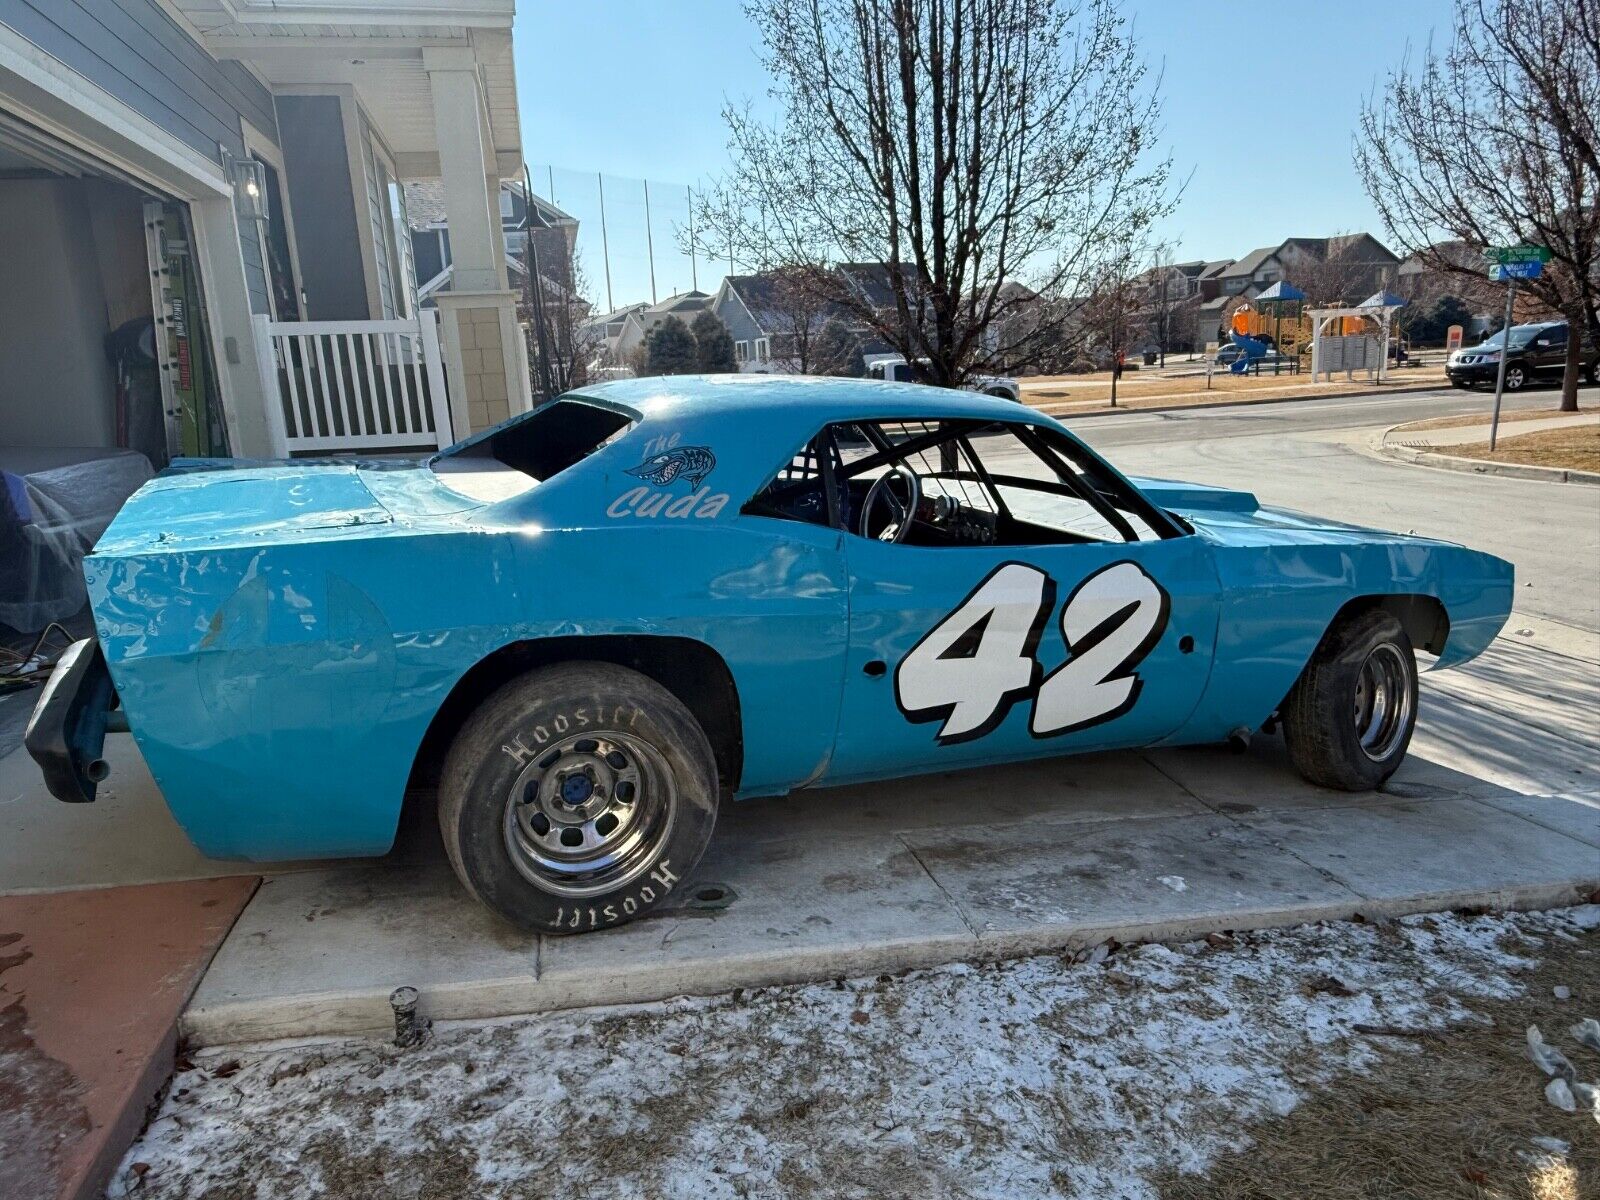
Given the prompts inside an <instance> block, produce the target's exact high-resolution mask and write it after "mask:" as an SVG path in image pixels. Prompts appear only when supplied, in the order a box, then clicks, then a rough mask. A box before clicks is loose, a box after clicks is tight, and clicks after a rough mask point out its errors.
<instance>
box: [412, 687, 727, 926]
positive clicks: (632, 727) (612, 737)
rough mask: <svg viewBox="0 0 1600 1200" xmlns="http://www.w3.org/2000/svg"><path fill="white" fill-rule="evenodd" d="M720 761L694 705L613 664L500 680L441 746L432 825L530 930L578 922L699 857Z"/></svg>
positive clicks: (502, 910) (661, 895)
mask: <svg viewBox="0 0 1600 1200" xmlns="http://www.w3.org/2000/svg"><path fill="white" fill-rule="evenodd" d="M716 813H717V770H716V759H715V756H714V755H713V753H712V749H711V744H710V742H709V741H708V740H707V739H706V735H705V732H704V731H703V730H702V729H701V728H700V725H699V723H698V722H697V721H696V720H695V719H694V716H693V714H691V713H690V712H689V710H688V709H687V708H685V707H684V706H683V704H682V703H681V702H680V701H679V700H678V698H677V697H676V696H674V695H673V694H672V693H671V692H669V691H667V690H666V689H665V688H664V687H662V686H661V685H660V684H658V683H656V682H655V681H654V680H653V679H650V678H648V677H646V676H644V675H641V674H639V673H638V672H636V671H630V670H628V669H627V668H625V667H619V666H615V665H613V664H611V663H563V664H561V665H558V666H552V667H546V668H543V669H542V670H538V671H534V672H531V673H530V674H527V675H524V676H523V677H522V678H520V679H516V680H513V681H512V682H511V683H508V684H506V685H505V686H504V687H502V688H501V689H500V690H499V691H498V692H496V693H495V694H494V695H493V696H491V697H490V698H489V699H488V700H487V701H485V703H484V704H483V706H482V707H481V708H479V709H478V711H477V712H475V713H474V714H473V715H472V716H471V717H470V718H469V719H468V720H467V722H466V724H465V725H464V726H463V727H462V729H461V732H460V733H459V734H458V735H457V736H456V739H455V742H454V743H453V744H452V745H451V747H450V751H449V753H448V754H447V755H446V757H445V762H444V772H443V778H442V779H441V782H440V788H439V828H440V830H441V832H442V833H443V835H444V845H445V851H446V853H447V854H448V855H449V857H450V863H451V865H452V866H453V867H454V868H455V871H456V874H457V875H458V876H459V877H460V879H461V882H462V883H463V884H464V885H465V886H466V888H467V890H468V891H469V892H471V893H472V895H473V896H474V897H475V898H476V899H478V900H479V901H481V902H482V903H483V904H484V905H486V906H487V907H488V908H490V909H492V910H493V911H494V912H496V913H498V914H499V915H500V916H502V917H504V918H505V919H506V920H508V921H510V922H511V923H512V924H514V925H517V926H520V927H521V928H523V929H527V930H530V931H538V932H543V933H582V932H587V931H589V930H591V929H603V928H608V927H610V926H613V925H620V924H622V923H623V922H625V921H630V920H632V919H633V918H635V917H639V916H642V915H644V914H645V913H647V912H649V911H650V910H651V909H653V908H656V907H658V906H660V904H661V902H662V901H663V900H665V899H666V897H667V896H668V895H669V894H670V893H671V892H672V891H673V890H674V889H675V888H677V887H679V886H680V885H681V884H682V882H683V880H684V879H685V878H686V877H687V876H688V874H689V872H690V871H692V870H693V869H694V867H695V864H696V863H698V862H699V860H700V855H701V854H702V853H703V852H704V850H705V848H706V843H707V842H708V841H709V840H710V838H711V829H712V826H713V825H714V824H715V822H716Z"/></svg>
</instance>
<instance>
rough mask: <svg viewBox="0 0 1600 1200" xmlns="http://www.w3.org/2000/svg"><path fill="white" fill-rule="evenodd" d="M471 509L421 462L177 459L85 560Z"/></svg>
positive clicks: (364, 527) (359, 527)
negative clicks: (94, 557)
mask: <svg viewBox="0 0 1600 1200" xmlns="http://www.w3.org/2000/svg"><path fill="white" fill-rule="evenodd" d="M474 507H479V506H478V505H477V504H476V503H475V502H474V501H472V500H470V499H469V498H467V497H464V496H461V495H459V494H457V493H455V492H452V491H450V490H449V489H448V488H445V487H444V486H443V485H442V484H441V483H440V482H439V480H438V478H437V477H436V476H435V475H434V473H433V471H432V470H431V469H429V468H428V467H427V466H426V465H425V464H424V463H421V462H408V461H391V462H382V461H379V462H359V461H331V460H294V461H291V462H259V461H257V462H252V461H247V460H242V459H177V460H175V461H174V462H173V464H172V466H170V467H168V468H167V470H165V471H163V472H162V473H161V474H160V475H159V476H157V477H156V478H155V479H153V480H151V481H150V482H149V483H147V484H145V485H144V487H142V488H140V489H139V490H138V491H137V492H135V493H134V494H133V496H132V497H131V498H130V499H129V500H128V502H127V503H126V504H124V505H123V506H122V510H121V511H120V512H119V513H118V514H117V516H116V519H115V520H113V521H112V522H111V526H110V528H108V529H107V530H106V532H105V533H104V534H103V535H102V536H101V538H100V540H99V542H98V543H97V544H96V545H95V550H94V552H95V554H97V555H101V556H107V555H122V554H131V553H147V552H152V551H162V550H171V549H187V548H192V547H199V546H220V545H241V544H265V543H269V542H297V541H312V540H320V539H325V538H335V537H345V536H349V535H350V534H351V533H352V532H354V533H357V534H371V533H375V532H381V531H383V530H384V529H385V527H390V526H393V525H395V524H396V523H398V522H411V521H415V520H418V519H425V518H428V517H437V516H448V515H449V514H452V513H457V512H462V511H464V510H466V509H469V508H474Z"/></svg>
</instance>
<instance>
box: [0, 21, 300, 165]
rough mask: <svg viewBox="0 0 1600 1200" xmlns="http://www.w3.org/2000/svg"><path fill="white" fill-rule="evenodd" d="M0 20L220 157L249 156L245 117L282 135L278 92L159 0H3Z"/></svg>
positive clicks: (264, 129) (202, 149)
mask: <svg viewBox="0 0 1600 1200" xmlns="http://www.w3.org/2000/svg"><path fill="white" fill-rule="evenodd" d="M0 22H3V23H5V24H6V25H9V26H11V28H13V29H14V30H16V31H17V32H18V33H19V34H21V35H22V36H23V37H25V38H27V39H28V40H29V41H31V42H32V43H33V44H34V45H36V46H38V47H39V48H40V49H41V50H43V51H45V52H46V53H48V54H50V55H51V56H52V57H54V58H56V59H58V60H59V61H60V62H61V63H63V64H64V65H66V66H68V67H70V68H71V69H72V70H74V71H77V72H78V73H79V74H80V75H83V76H84V77H85V78H87V79H90V80H92V81H93V82H94V83H95V84H97V85H98V86H100V87H102V88H104V89H105V90H106V91H108V92H110V93H111V94H112V95H113V96H115V97H116V98H117V99H118V100H121V101H122V102H123V103H124V104H126V105H128V106H129V107H130V108H132V109H134V110H135V111H136V112H138V113H139V114H140V115H141V116H143V117H145V118H147V119H148V120H150V121H151V122H152V123H153V124H155V125H157V126H159V127H160V128H161V129H163V130H165V131H166V132H167V133H170V134H171V135H172V136H173V137H175V138H177V139H178V140H179V141H181V142H184V143H185V144H187V145H189V146H192V147H193V148H194V149H196V150H198V151H199V152H200V153H202V154H204V155H205V156H206V157H207V158H209V159H211V160H212V161H213V162H218V161H220V155H219V153H218V149H217V147H218V146H219V145H222V146H226V147H227V148H228V151H229V152H230V153H232V154H235V155H242V154H243V153H244V139H243V134H242V132H241V130H240V125H239V119H240V117H243V118H244V119H246V120H248V121H249V122H250V123H251V124H252V125H254V126H256V127H257V128H258V129H260V130H261V131H262V132H263V133H266V134H267V135H268V136H271V137H276V136H277V122H276V120H275V119H274V115H273V106H272V95H271V93H270V92H268V90H267V89H266V88H265V87H263V86H262V85H261V83H260V82H259V81H258V80H257V79H256V78H255V77H254V76H253V75H251V74H250V72H249V71H247V70H245V68H244V67H243V66H241V65H240V64H238V63H233V62H218V61H217V60H216V59H214V58H212V57H211V55H210V54H208V53H207V52H206V51H205V49H204V48H203V47H201V46H200V45H199V44H197V43H196V42H195V41H194V39H192V38H191V37H190V36H189V35H188V34H187V33H186V32H184V30H183V29H182V28H181V27H180V26H179V25H178V24H177V22H175V21H174V20H173V19H172V18H171V17H170V16H168V15H167V13H166V11H165V10H164V9H162V7H161V6H160V5H159V4H158V3H156V0H0Z"/></svg>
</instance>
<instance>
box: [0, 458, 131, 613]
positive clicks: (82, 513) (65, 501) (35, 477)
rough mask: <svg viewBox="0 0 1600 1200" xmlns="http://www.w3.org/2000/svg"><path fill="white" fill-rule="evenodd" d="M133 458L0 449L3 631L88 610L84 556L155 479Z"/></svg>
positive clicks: (0, 561) (0, 571)
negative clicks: (130, 499) (126, 505)
mask: <svg viewBox="0 0 1600 1200" xmlns="http://www.w3.org/2000/svg"><path fill="white" fill-rule="evenodd" d="M152 474H153V472H152V471H151V468H150V460H149V459H147V458H146V457H145V456H144V455H142V454H139V453H137V452H136V451H133V450H115V449H94V448H82V447H66V448H53V447H51V448H39V447H31V446H0V623H4V624H6V625H10V626H11V627H13V628H14V629H19V630H21V631H23V632H24V633H31V632H34V631H35V630H39V629H43V628H44V627H45V626H46V625H48V624H49V623H50V622H51V621H61V620H65V619H66V618H67V617H70V616H72V614H73V613H75V612H77V611H78V610H79V609H80V608H82V607H83V605H84V603H85V602H86V601H87V599H88V596H87V593H86V592H85V590H84V586H83V556H84V555H85V554H87V553H88V552H89V550H90V549H91V548H92V547H93V546H94V543H95V541H96V539H98V538H99V536H100V535H101V534H102V533H104V532H105V529H106V526H107V525H109V524H111V518H112V517H114V516H116V515H117V510H118V509H119V508H121V507H122V504H123V502H124V501H125V500H127V498H128V497H129V496H131V495H133V493H134V492H136V491H137V490H138V489H139V487H140V486H141V485H142V484H143V483H144V482H145V481H146V480H148V479H149V478H150V477H151V476H152Z"/></svg>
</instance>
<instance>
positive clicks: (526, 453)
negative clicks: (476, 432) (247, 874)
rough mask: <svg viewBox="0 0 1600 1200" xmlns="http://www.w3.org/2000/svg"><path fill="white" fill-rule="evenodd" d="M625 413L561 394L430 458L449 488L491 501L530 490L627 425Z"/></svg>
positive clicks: (632, 421)
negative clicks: (467, 443) (488, 432)
mask: <svg viewBox="0 0 1600 1200" xmlns="http://www.w3.org/2000/svg"><path fill="white" fill-rule="evenodd" d="M635 423H636V421H635V419H634V417H632V416H631V415H629V414H628V413H623V412H618V411H616V410H615V409H610V408H601V407H600V406H598V405H595V404H591V403H588V402H586V401H584V400H583V399H582V398H581V397H570V396H569V397H565V398H563V399H560V400H557V401H555V402H554V403H552V404H547V405H545V406H544V407H543V408H540V409H538V410H537V411H535V412H532V413H529V414H528V415H527V416H526V417H524V418H523V419H522V420H520V421H513V422H511V423H509V424H507V425H506V426H505V427H504V428H502V429H499V430H497V431H496V432H495V433H493V434H491V435H490V436H489V437H486V438H484V439H483V440H482V441H479V442H474V443H473V444H472V445H470V446H464V447H462V448H460V449H459V450H449V451H446V452H445V453H443V454H441V455H439V456H438V457H437V458H435V459H434V460H433V461H432V464H431V465H432V467H433V470H434V473H435V474H437V475H438V476H439V477H440V478H441V479H442V480H443V482H444V484H445V486H446V487H448V488H449V489H450V490H451V491H454V492H459V493H461V494H462V495H464V496H469V497H471V498H472V499H474V500H479V501H482V502H483V503H486V504H493V503H495V502H497V501H500V500H508V499H510V498H511V497H512V496H519V495H521V494H522V493H524V492H527V491H531V490H532V489H533V488H535V487H537V486H538V485H539V484H540V483H543V482H544V481H545V480H548V479H553V478H554V477H555V476H557V475H559V474H561V472H563V471H565V470H567V469H568V468H569V467H572V466H575V465H576V464H578V463H580V462H582V461H583V460H584V459H585V458H587V457H589V455H591V454H593V453H594V452H595V451H596V450H598V449H600V448H601V447H602V446H606V445H609V444H610V443H612V442H614V441H616V440H617V439H618V438H620V437H623V436H624V435H625V434H627V432H628V431H629V430H630V429H632V428H633V427H634V425H635Z"/></svg>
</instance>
